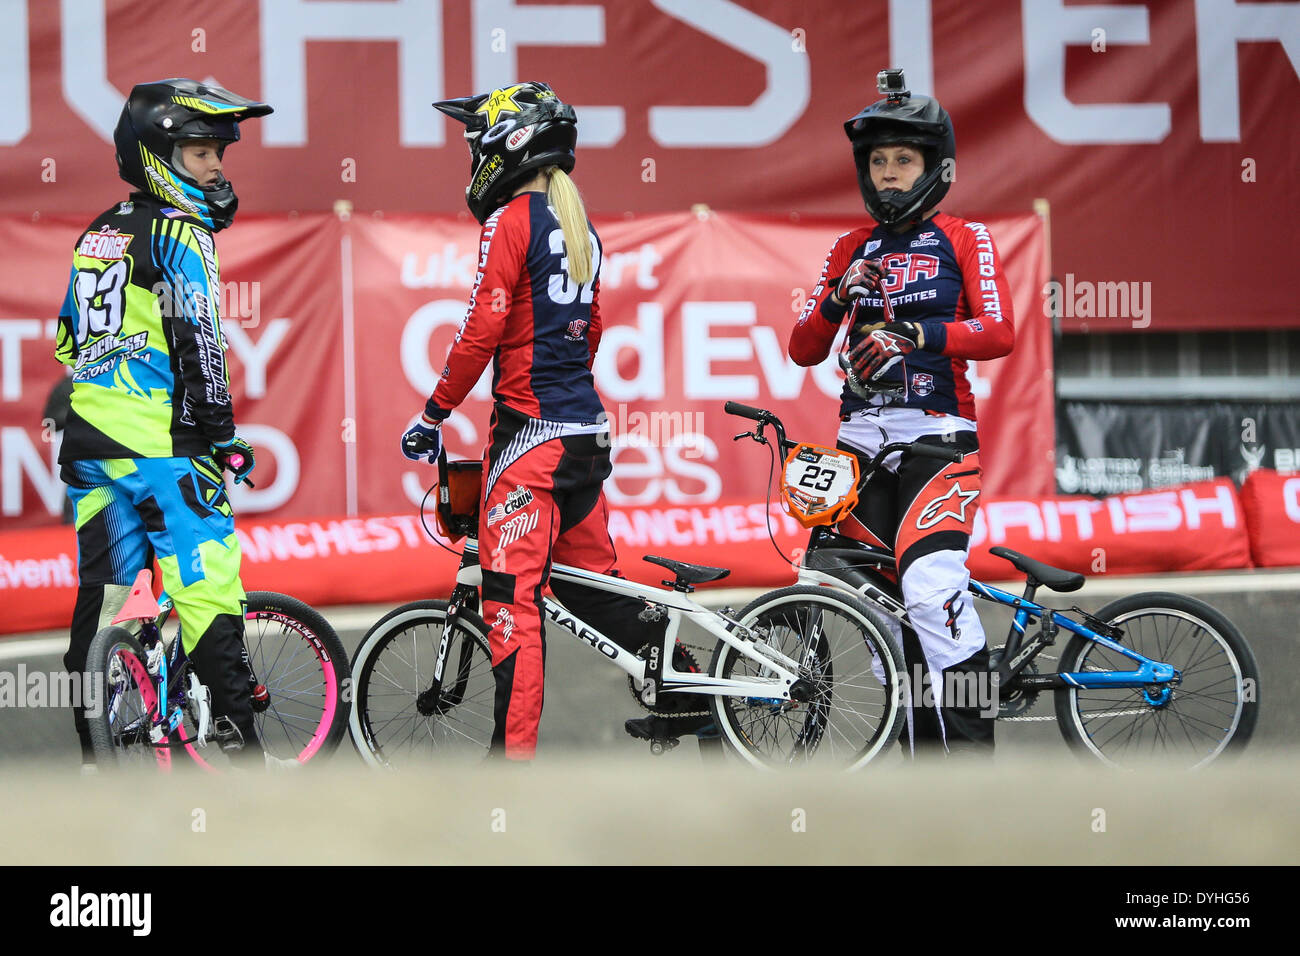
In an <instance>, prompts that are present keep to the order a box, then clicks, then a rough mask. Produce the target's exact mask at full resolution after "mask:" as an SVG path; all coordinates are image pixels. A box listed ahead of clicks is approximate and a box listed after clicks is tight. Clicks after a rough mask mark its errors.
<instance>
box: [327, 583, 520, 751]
mask: <svg viewBox="0 0 1300 956" xmlns="http://www.w3.org/2000/svg"><path fill="white" fill-rule="evenodd" d="M447 608H448V604H447V602H446V601H431V600H430V601H415V602H413V603H411V604H406V605H403V606H402V607H399V608H397V609H396V610H394V611H390V612H389V613H388V614H386V615H385V616H384V617H383V618H381V619H380V620H379V621H378V622H377V623H376V624H375V625H374V626H373V627H372V628H371V629H370V630H369V631H368V632H367V633H366V636H365V637H364V638H363V639H362V641H361V645H360V646H359V647H358V648H357V652H356V654H355V655H354V656H353V659H352V673H353V674H354V675H355V681H356V700H355V701H354V704H353V708H352V715H351V721H350V729H351V733H352V743H353V744H354V745H355V746H356V748H357V752H358V753H359V754H360V755H361V759H362V760H363V761H365V762H366V763H367V764H369V765H371V766H374V767H389V768H393V767H396V768H401V767H407V766H429V765H431V764H434V763H436V762H439V761H444V760H448V759H455V758H462V759H466V758H467V759H475V758H482V757H483V756H485V755H486V754H487V751H488V748H489V747H490V746H491V744H492V730H493V703H494V697H495V693H496V682H495V680H494V678H493V676H492V652H491V649H490V648H489V646H488V639H487V633H488V628H487V625H486V624H485V623H484V622H483V619H482V618H480V617H479V616H478V615H477V614H475V613H474V612H472V611H470V610H468V609H462V610H461V611H460V613H459V615H458V616H457V620H456V625H455V627H454V628H453V629H452V631H451V633H450V634H448V632H447ZM444 638H446V640H447V651H446V659H445V663H444V666H443V678H442V684H441V686H440V688H439V689H438V690H437V692H436V693H433V692H431V691H432V684H433V672H434V664H435V662H436V660H437V657H438V652H439V649H440V647H441V645H442V642H443V639H444Z"/></svg>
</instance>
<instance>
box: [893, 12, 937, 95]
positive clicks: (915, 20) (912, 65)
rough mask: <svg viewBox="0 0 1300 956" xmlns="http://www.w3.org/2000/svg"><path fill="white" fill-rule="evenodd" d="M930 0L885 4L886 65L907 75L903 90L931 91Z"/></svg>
mask: <svg viewBox="0 0 1300 956" xmlns="http://www.w3.org/2000/svg"><path fill="white" fill-rule="evenodd" d="M931 16H932V14H931V11H930V0H889V64H890V66H897V67H901V68H902V69H903V70H904V71H905V72H906V73H907V88H908V89H909V90H911V91H912V92H913V93H917V94H922V95H924V96H930V95H931V92H932V91H933V90H934V64H933V53H934V36H933V33H932V31H931V29H930V24H931V22H932V20H931Z"/></svg>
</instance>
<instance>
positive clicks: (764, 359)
mask: <svg viewBox="0 0 1300 956" xmlns="http://www.w3.org/2000/svg"><path fill="white" fill-rule="evenodd" d="M749 335H750V338H752V339H753V340H754V352H755V353H756V354H757V355H758V367H759V368H760V369H762V371H763V380H764V381H766V382H767V388H768V391H769V392H771V394H772V397H773V398H798V397H799V394H800V393H801V392H802V391H803V379H804V374H805V372H806V371H807V369H805V368H804V367H803V366H802V365H796V364H795V363H794V362H793V361H792V360H791V359H790V358H789V356H787V355H786V351H785V346H784V345H783V344H782V343H781V340H780V339H779V338H778V337H777V334H776V329H774V328H772V327H770V326H767V325H758V326H755V327H754V329H753V331H751V332H750V333H749Z"/></svg>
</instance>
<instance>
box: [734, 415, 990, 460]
mask: <svg viewBox="0 0 1300 956" xmlns="http://www.w3.org/2000/svg"><path fill="white" fill-rule="evenodd" d="M723 410H724V411H726V413H727V414H728V415H736V416H737V417H739V418H748V419H751V420H753V421H756V422H758V430H757V432H756V433H755V432H749V433H746V434H747V435H748V437H752V438H754V439H755V440H756V441H766V439H764V438H763V437H762V435H763V426H765V425H771V426H772V427H773V428H775V429H776V436H777V445H778V446H779V447H780V449H781V453H782V455H784V454H786V453H787V452H788V451H789V450H790V449H791V448H793V447H794V446H795V443H794V442H792V441H790V440H789V439H787V438H786V437H785V426H784V425H782V424H781V419H779V418H777V417H776V415H775V414H774V413H773V412H770V411H768V410H767V409H765V408H754V407H753V406H752V405H743V404H741V403H740V402H727V403H726V404H725V405H724V406H723ZM744 437H746V435H737V436H736V438H737V439H740V438H744ZM895 452H911V453H912V454H914V455H916V456H917V457H918V458H937V459H938V460H939V461H948V462H952V463H954V464H956V463H957V462H959V461H962V460H963V459H964V458H965V455H964V454H963V453H962V452H960V451H957V450H956V449H951V448H942V447H940V446H939V445H931V444H929V443H927V442H922V441H910V442H909V441H896V442H890V443H889V444H887V445H885V446H884V447H883V448H881V449H880V451H878V452H876V454H875V455H874V456H872V458H871V460H870V461H868V462H867V463H866V464H865V465H863V466H862V469H861V475H862V477H863V478H865V477H866V476H867V475H869V474H871V473H872V472H873V471H875V470H876V469H877V468H879V467H880V465H881V463H882V462H883V461H884V460H885V459H886V458H888V457H889V456H890V455H892V454H894V453H895Z"/></svg>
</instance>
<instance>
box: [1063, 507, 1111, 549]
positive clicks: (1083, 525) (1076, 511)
mask: <svg viewBox="0 0 1300 956" xmlns="http://www.w3.org/2000/svg"><path fill="white" fill-rule="evenodd" d="M1102 507H1103V505H1102V503H1101V502H1100V501H1088V500H1086V499H1083V498H1076V499H1074V500H1071V501H1058V502H1056V510H1057V511H1059V512H1061V513H1062V514H1068V515H1071V516H1072V517H1073V518H1074V529H1075V532H1074V533H1075V537H1076V538H1078V539H1079V540H1080V541H1089V540H1091V539H1092V537H1093V528H1092V516H1093V515H1094V514H1095V513H1096V512H1098V511H1100V510H1101V509H1102Z"/></svg>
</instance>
